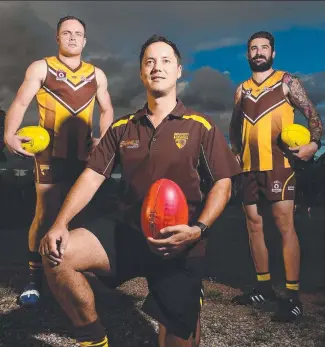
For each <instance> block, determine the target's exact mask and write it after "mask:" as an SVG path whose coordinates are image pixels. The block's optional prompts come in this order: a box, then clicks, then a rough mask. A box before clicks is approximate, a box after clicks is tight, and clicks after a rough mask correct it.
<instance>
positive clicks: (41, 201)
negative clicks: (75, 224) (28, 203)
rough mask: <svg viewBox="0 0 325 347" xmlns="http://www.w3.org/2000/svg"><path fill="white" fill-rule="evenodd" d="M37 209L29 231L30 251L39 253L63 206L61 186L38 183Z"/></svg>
mask: <svg viewBox="0 0 325 347" xmlns="http://www.w3.org/2000/svg"><path fill="white" fill-rule="evenodd" d="M35 186H36V209H35V216H34V219H33V222H32V224H31V226H30V229H29V234H28V245H29V250H30V251H33V252H37V251H38V247H39V242H40V240H41V238H42V237H43V236H44V235H45V233H46V232H47V231H48V230H49V228H50V227H51V226H52V224H53V223H54V220H55V218H56V216H57V214H58V212H59V209H60V206H61V193H62V192H61V185H60V184H40V183H36V185H35Z"/></svg>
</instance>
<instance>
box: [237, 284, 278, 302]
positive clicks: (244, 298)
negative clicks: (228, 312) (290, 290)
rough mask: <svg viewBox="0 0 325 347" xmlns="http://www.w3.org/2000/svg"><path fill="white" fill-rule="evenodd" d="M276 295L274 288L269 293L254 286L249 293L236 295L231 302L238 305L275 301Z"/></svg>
mask: <svg viewBox="0 0 325 347" xmlns="http://www.w3.org/2000/svg"><path fill="white" fill-rule="evenodd" d="M275 300H276V295H275V292H274V291H273V290H271V291H270V292H268V293H265V292H261V291H258V290H256V289H255V288H253V290H252V291H251V292H249V293H244V294H241V295H237V296H235V297H234V298H233V299H232V300H231V302H232V303H234V304H238V305H246V306H247V305H256V304H258V305H259V304H265V303H266V302H270V301H275Z"/></svg>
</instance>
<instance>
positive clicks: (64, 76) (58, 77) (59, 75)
mask: <svg viewBox="0 0 325 347" xmlns="http://www.w3.org/2000/svg"><path fill="white" fill-rule="evenodd" d="M56 80H57V81H66V80H67V74H66V72H65V71H62V70H58V71H57V72H56Z"/></svg>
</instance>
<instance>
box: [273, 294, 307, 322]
mask: <svg viewBox="0 0 325 347" xmlns="http://www.w3.org/2000/svg"><path fill="white" fill-rule="evenodd" d="M302 315H303V308H302V303H301V302H300V300H299V299H292V298H285V299H281V300H280V301H279V307H278V311H277V312H276V313H275V314H274V315H273V317H272V318H271V320H272V321H273V322H284V323H285V322H293V321H295V320H297V319H298V318H299V317H301V316H302Z"/></svg>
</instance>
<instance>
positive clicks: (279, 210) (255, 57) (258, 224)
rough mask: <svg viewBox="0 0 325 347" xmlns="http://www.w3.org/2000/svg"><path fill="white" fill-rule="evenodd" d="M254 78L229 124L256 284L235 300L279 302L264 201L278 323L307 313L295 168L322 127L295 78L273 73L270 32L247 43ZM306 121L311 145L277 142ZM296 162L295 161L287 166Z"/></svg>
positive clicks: (311, 150) (241, 93)
mask: <svg viewBox="0 0 325 347" xmlns="http://www.w3.org/2000/svg"><path fill="white" fill-rule="evenodd" d="M247 50H248V52H247V58H248V62H249V65H250V68H251V70H252V77H251V78H250V79H248V80H247V81H245V82H243V83H241V84H240V86H239V87H238V89H237V92H236V96H235V107H234V111H233V116H232V119H231V124H230V141H231V144H232V151H233V153H234V154H235V155H236V156H237V160H238V161H239V162H240V163H241V166H242V169H243V174H242V176H241V179H242V181H241V183H242V198H243V207H244V212H245V215H246V225H247V229H248V235H249V244H250V249H251V254H252V258H253V261H254V265H255V269H256V274H257V281H256V285H255V286H254V288H253V291H252V292H249V293H245V294H243V295H239V296H237V297H235V298H234V299H233V302H234V303H237V304H241V305H253V304H254V305H255V304H258V305H260V304H265V303H267V302H268V301H275V299H276V295H275V293H274V291H273V288H272V284H271V275H270V272H269V261H268V250H267V247H266V245H265V241H264V233H263V218H262V215H261V209H260V206H261V202H262V200H263V199H262V198H264V201H265V200H266V201H267V202H268V203H269V205H270V206H271V209H272V215H273V218H274V220H275V224H276V226H277V227H278V229H279V231H280V233H281V236H282V247H283V259H284V267H285V275H286V290H285V293H286V295H285V296H284V297H283V298H282V299H281V300H278V302H279V307H278V310H277V312H275V314H274V315H273V317H272V320H274V321H282V322H287V321H293V320H295V319H296V318H298V317H300V316H301V315H302V313H303V308H302V304H301V302H300V299H299V270H300V246H299V241H298V238H297V235H296V232H295V228H294V220H293V211H294V197H295V190H296V185H295V172H294V170H293V167H292V166H293V165H292V163H293V162H299V161H300V162H302V161H308V160H310V159H311V158H312V157H313V155H314V153H315V152H316V151H317V149H318V148H319V147H320V146H321V144H320V138H321V135H322V130H323V129H322V122H321V119H320V116H319V114H318V112H317V111H316V109H315V107H314V106H313V104H312V103H311V101H310V100H309V98H308V97H307V95H306V92H305V90H304V88H303V86H302V85H301V83H300V81H299V80H298V78H297V77H295V76H293V75H291V74H289V73H287V72H284V71H278V70H274V69H273V68H272V65H273V59H274V57H275V50H274V38H273V36H272V35H271V34H270V33H268V32H258V33H255V34H253V35H252V36H251V37H250V39H249V40H248V43H247ZM295 109H298V110H300V111H301V112H302V113H303V114H304V116H305V117H306V118H307V119H308V128H309V130H310V132H311V142H310V143H309V144H307V145H304V146H299V147H294V148H287V152H288V153H290V155H286V154H284V148H283V146H281V143H280V142H279V135H280V133H281V130H282V129H283V128H284V127H286V126H287V125H289V124H292V123H293V122H294V111H295ZM290 157H291V158H295V160H294V161H292V160H289V159H290Z"/></svg>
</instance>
